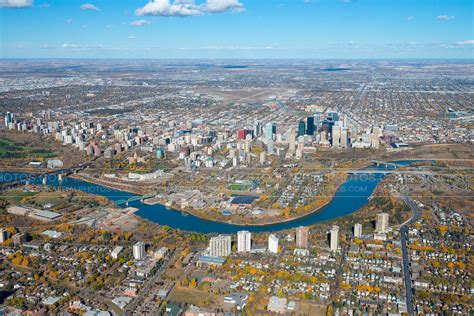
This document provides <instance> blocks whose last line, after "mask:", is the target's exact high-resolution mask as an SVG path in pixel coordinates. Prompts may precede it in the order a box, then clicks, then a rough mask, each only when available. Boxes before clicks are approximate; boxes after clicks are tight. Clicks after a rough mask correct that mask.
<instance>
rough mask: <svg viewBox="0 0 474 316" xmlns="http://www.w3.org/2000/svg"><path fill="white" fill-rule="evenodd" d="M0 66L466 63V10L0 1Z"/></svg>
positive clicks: (436, 5)
mask: <svg viewBox="0 0 474 316" xmlns="http://www.w3.org/2000/svg"><path fill="white" fill-rule="evenodd" d="M0 15H1V17H2V29H3V32H2V35H1V40H0V44H1V50H0V58H198V59H204V58H219V59H227V58H230V59H233V58H242V59H253V58H256V59H259V58H269V59H271V58H290V59H293V58H303V59H389V58H390V59H392V58H393V59H412V58H435V59H472V58H473V56H474V55H473V45H474V36H473V25H472V2H471V1H465V0H456V1H444V0H443V1H442V0H440V1H417V2H416V3H414V2H413V1H406V0H403V1H397V2H396V3H393V2H391V1H378V2H375V1H368V0H359V1H354V0H353V1H349V0H341V1H339V0H331V1H329V0H318V1H310V0H301V1H299V0H298V1H269V2H265V3H262V2H258V1H251V0H247V1H245V0H241V1H239V0H222V1H216V0H207V1H176V0H175V1H171V2H170V1H167V0H149V1H120V2H114V3H110V2H108V1H104V0H97V1H90V2H89V1H39V0H36V1H33V0H2V1H0Z"/></svg>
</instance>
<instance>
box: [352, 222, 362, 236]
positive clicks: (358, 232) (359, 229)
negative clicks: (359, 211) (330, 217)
mask: <svg viewBox="0 0 474 316" xmlns="http://www.w3.org/2000/svg"><path fill="white" fill-rule="evenodd" d="M354 237H356V238H360V237H362V224H359V223H357V224H355V225H354Z"/></svg>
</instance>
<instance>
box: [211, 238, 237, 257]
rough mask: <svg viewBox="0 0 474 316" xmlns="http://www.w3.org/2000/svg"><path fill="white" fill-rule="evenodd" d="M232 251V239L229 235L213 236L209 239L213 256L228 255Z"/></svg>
mask: <svg viewBox="0 0 474 316" xmlns="http://www.w3.org/2000/svg"><path fill="white" fill-rule="evenodd" d="M231 251H232V239H231V236H229V235H219V236H217V237H212V238H211V240H210V241H209V255H210V256H211V257H227V256H228V255H230V253H231Z"/></svg>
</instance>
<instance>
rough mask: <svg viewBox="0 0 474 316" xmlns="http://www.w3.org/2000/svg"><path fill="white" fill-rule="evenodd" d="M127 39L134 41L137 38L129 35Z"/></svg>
mask: <svg viewBox="0 0 474 316" xmlns="http://www.w3.org/2000/svg"><path fill="white" fill-rule="evenodd" d="M127 38H128V39H136V38H137V37H136V36H135V35H129V36H128V37H127Z"/></svg>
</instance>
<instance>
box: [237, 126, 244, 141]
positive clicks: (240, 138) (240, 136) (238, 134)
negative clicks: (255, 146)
mask: <svg viewBox="0 0 474 316" xmlns="http://www.w3.org/2000/svg"><path fill="white" fill-rule="evenodd" d="M237 139H239V140H242V139H245V129H243V128H241V129H239V130H238V131H237Z"/></svg>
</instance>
